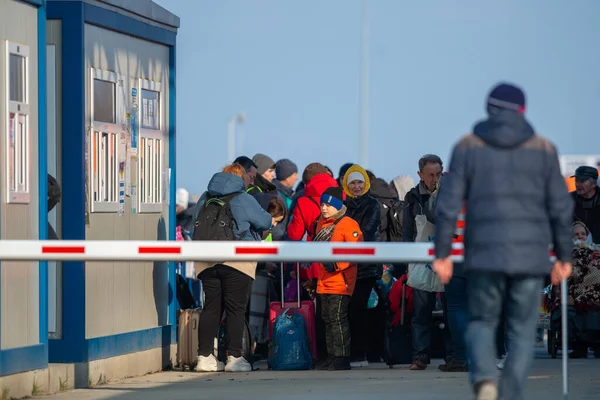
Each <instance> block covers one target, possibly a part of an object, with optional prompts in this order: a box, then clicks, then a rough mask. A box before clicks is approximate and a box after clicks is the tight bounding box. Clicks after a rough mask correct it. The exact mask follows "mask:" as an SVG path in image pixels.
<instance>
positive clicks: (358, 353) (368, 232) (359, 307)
mask: <svg viewBox="0 0 600 400" xmlns="http://www.w3.org/2000/svg"><path fill="white" fill-rule="evenodd" d="M342 187H343V188H344V191H345V192H346V194H347V195H348V196H347V198H346V207H347V212H346V215H347V216H348V217H350V218H352V219H353V220H355V221H356V222H358V225H359V226H360V230H361V231H362V232H363V238H364V241H365V242H378V241H379V225H380V223H381V208H380V206H379V201H377V199H376V198H374V197H372V196H371V195H370V194H369V191H370V189H371V181H370V179H369V176H368V175H367V171H365V169H364V168H362V167H361V166H360V165H356V164H355V165H353V166H352V167H350V168H349V169H348V171H346V173H345V174H344V177H343V179H342ZM382 272H383V266H382V265H381V264H358V274H357V277H356V286H355V287H354V294H353V295H352V301H351V302H350V329H351V336H352V356H353V362H352V363H351V364H350V365H351V366H352V367H353V368H356V367H366V366H368V365H369V363H368V361H367V350H368V347H369V323H368V316H369V314H368V310H367V305H368V301H369V296H370V295H371V290H372V289H373V287H374V286H375V282H376V281H377V279H380V278H381V274H382Z"/></svg>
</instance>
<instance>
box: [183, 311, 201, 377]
mask: <svg viewBox="0 0 600 400" xmlns="http://www.w3.org/2000/svg"><path fill="white" fill-rule="evenodd" d="M201 312H202V309H201V308H194V309H189V310H182V311H181V314H180V315H179V342H178V345H177V364H178V365H179V366H180V367H185V366H187V367H189V368H190V369H192V368H194V367H195V366H196V362H197V358H198V327H199V323H200V313H201Z"/></svg>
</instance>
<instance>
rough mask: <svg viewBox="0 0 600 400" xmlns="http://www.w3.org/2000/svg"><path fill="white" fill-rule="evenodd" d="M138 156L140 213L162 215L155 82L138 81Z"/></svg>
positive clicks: (161, 146) (158, 98)
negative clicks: (139, 93)
mask: <svg viewBox="0 0 600 400" xmlns="http://www.w3.org/2000/svg"><path fill="white" fill-rule="evenodd" d="M140 89H141V107H140V108H139V113H140V117H139V120H140V121H141V123H140V128H141V129H140V154H139V174H138V176H139V211H140V212H141V213H160V212H162V199H161V196H162V190H163V176H162V171H163V151H164V142H163V135H162V130H161V129H162V126H161V109H162V107H161V100H162V99H161V90H160V89H161V86H160V83H158V82H151V81H146V80H140Z"/></svg>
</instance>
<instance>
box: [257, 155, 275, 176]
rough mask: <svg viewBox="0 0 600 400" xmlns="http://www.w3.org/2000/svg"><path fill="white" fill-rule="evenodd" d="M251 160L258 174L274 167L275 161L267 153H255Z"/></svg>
mask: <svg viewBox="0 0 600 400" xmlns="http://www.w3.org/2000/svg"><path fill="white" fill-rule="evenodd" d="M252 161H254V163H255V164H256V166H257V168H256V170H257V172H258V174H259V175H262V174H264V173H265V172H267V170H269V169H275V161H273V159H272V158H271V157H269V156H267V155H264V154H261V153H256V154H255V155H254V157H252Z"/></svg>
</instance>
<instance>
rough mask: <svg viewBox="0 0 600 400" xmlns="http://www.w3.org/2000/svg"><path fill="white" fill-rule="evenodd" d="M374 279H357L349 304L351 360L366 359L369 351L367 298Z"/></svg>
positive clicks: (373, 284)
mask: <svg viewBox="0 0 600 400" xmlns="http://www.w3.org/2000/svg"><path fill="white" fill-rule="evenodd" d="M376 281H377V279H376V278H365V279H358V280H357V281H356V286H355V287H354V293H353V294H352V301H351V302H350V329H351V330H352V358H354V359H356V360H357V361H364V360H366V359H367V352H368V351H369V310H368V308H367V307H368V305H369V296H370V295H371V289H373V286H375V282H376Z"/></svg>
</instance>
